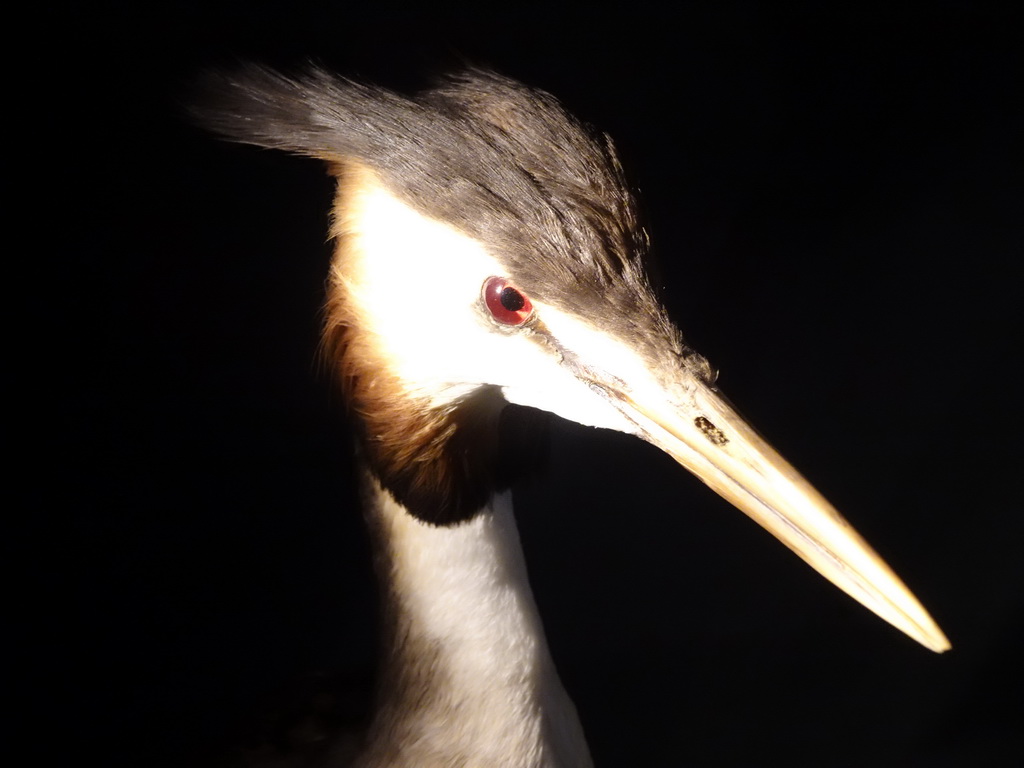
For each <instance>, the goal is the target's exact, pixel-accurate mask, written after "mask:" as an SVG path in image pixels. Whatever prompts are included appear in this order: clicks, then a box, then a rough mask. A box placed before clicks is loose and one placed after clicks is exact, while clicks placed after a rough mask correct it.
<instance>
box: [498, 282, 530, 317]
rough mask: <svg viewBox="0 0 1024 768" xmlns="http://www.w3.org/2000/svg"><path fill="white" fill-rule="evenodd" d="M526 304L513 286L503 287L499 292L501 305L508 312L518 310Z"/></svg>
mask: <svg viewBox="0 0 1024 768" xmlns="http://www.w3.org/2000/svg"><path fill="white" fill-rule="evenodd" d="M525 304H526V300H525V299H524V298H523V294H521V293H520V292H519V291H517V290H516V289H515V288H505V289H503V290H502V292H501V306H503V307H504V308H505V309H507V310H508V311H509V312H518V311H519V310H520V309H522V308H523V306H524V305H525Z"/></svg>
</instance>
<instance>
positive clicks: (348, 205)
mask: <svg viewBox="0 0 1024 768" xmlns="http://www.w3.org/2000/svg"><path fill="white" fill-rule="evenodd" d="M349 181H350V183H349V184H348V185H347V189H346V193H345V195H344V196H343V197H344V198H345V201H344V208H343V209H342V210H340V211H338V212H337V216H338V227H337V229H338V231H339V232H340V233H341V234H343V235H344V237H345V244H344V247H345V249H346V256H345V259H344V264H343V266H342V267H341V268H340V269H343V270H344V272H343V273H341V274H335V279H336V280H338V281H339V282H341V283H342V284H344V285H345V287H346V291H347V294H348V297H347V299H348V301H349V302H351V303H353V305H354V307H353V308H354V310H355V312H356V314H357V317H360V318H361V319H362V327H361V330H362V331H363V332H366V333H368V334H372V336H373V337H374V338H375V346H376V349H377V351H378V353H379V354H380V357H381V360H382V362H383V364H384V365H386V366H387V367H388V369H389V370H391V371H392V372H393V373H394V374H396V375H397V376H398V377H399V378H400V379H402V380H403V381H405V382H406V383H407V384H408V386H409V389H410V394H414V393H415V394H420V395H425V396H427V397H429V398H430V399H431V400H432V401H437V402H444V401H450V400H452V399H454V397H455V396H458V395H459V394H461V393H464V392H465V391H467V390H468V389H470V388H472V387H474V386H476V385H477V384H481V383H492V380H493V371H494V368H495V367H496V366H497V364H498V363H499V362H500V356H499V355H498V353H497V352H496V350H495V347H496V346H500V344H499V343H500V342H502V341H507V340H505V339H502V338H500V335H499V334H495V333H493V330H492V329H490V328H488V327H487V326H486V324H485V321H486V318H484V317H483V316H482V314H481V313H480V311H479V308H478V307H479V301H480V291H481V287H482V285H483V282H484V280H485V279H486V278H487V277H490V276H491V275H501V274H503V271H502V267H501V265H500V264H499V263H498V261H497V260H496V259H494V257H492V256H491V255H490V254H488V253H487V251H486V250H485V249H484V248H483V246H482V245H481V244H480V243H478V242H477V241H475V240H473V239H472V238H470V237H468V236H467V235H465V234H464V233H462V232H460V231H459V230H457V229H455V228H454V227H451V226H449V225H447V224H443V223H441V222H439V221H436V220H434V219H431V218H429V217H427V216H424V215H423V214H421V213H419V212H418V211H416V210H415V209H413V208H411V207H410V206H408V205H407V204H405V203H404V202H402V201H401V200H399V199H398V198H397V197H395V196H394V195H393V194H391V193H390V192H389V191H387V190H386V189H385V188H384V187H383V186H382V185H381V184H380V182H379V180H378V179H377V178H376V177H375V176H374V175H373V174H371V173H369V172H365V173H362V174H356V175H355V176H354V177H353V178H352V179H350V180H349ZM453 388H454V389H455V390H456V391H454V392H453V391H452V389H453Z"/></svg>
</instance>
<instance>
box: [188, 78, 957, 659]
mask: <svg viewBox="0 0 1024 768" xmlns="http://www.w3.org/2000/svg"><path fill="white" fill-rule="evenodd" d="M202 104H203V106H200V107H199V108H198V110H197V111H198V113H199V116H200V119H201V121H202V122H203V123H204V124H206V125H207V126H208V127H210V128H212V129H213V130H215V131H217V132H219V133H222V134H223V135H225V136H227V137H229V138H232V139H235V140H239V141H243V142H248V143H253V144H257V145H261V146H266V147H273V148H279V149H284V150H287V151H291V152H295V153H298V154H303V155H308V156H313V157H316V158H319V159H321V160H323V161H326V162H327V164H328V167H329V168H330V170H331V172H332V173H333V174H334V175H335V176H336V177H337V179H338V193H337V196H336V198H335V202H334V208H333V215H332V226H331V234H332V237H333V238H334V239H335V241H336V244H337V245H336V251H335V258H334V261H333V263H332V268H331V275H330V280H329V288H328V302H327V312H326V323H325V340H326V348H327V349H328V351H329V357H330V358H331V359H332V360H334V361H335V364H336V366H337V368H338V371H339V373H340V374H341V377H342V380H343V381H344V382H345V388H346V391H347V395H348V398H349V401H350V403H351V405H352V408H353V410H354V412H355V413H356V414H357V416H358V417H359V420H360V423H361V430H362V434H361V446H362V451H363V455H364V457H365V459H366V461H367V463H368V465H369V467H370V468H371V470H372V471H373V472H374V473H375V474H376V475H377V477H378V479H379V480H380V481H381V484H382V485H383V487H385V488H386V489H388V490H389V491H390V492H391V493H392V494H393V495H394V496H395V498H396V499H397V500H398V501H399V502H400V503H402V504H403V505H404V506H405V508H406V509H408V510H409V512H410V513H411V514H413V515H415V516H416V517H419V518H420V519H421V520H424V521H426V522H428V523H432V524H436V525H457V524H459V523H460V522H462V521H464V520H466V519H468V518H469V517H472V516H473V515H474V514H477V513H478V512H479V511H480V510H481V509H482V508H484V506H485V504H486V501H487V499H488V497H489V496H490V494H492V493H494V492H495V490H497V489H498V488H500V487H501V486H502V485H504V484H506V483H507V476H506V474H505V473H504V469H503V466H502V463H501V462H500V461H498V455H499V452H498V438H497V435H498V424H499V419H500V414H501V411H502V408H503V407H504V406H505V405H507V404H508V403H515V404H518V405H523V406H531V407H533V408H537V409H541V410H544V411H548V412H551V413H554V414H557V415H559V416H562V417H564V418H567V419H570V420H573V421H577V422H579V423H582V424H587V425H591V426H595V427H603V428H609V429H615V430H619V431H622V432H626V433H629V434H633V435H635V436H637V437H640V438H641V439H643V440H646V441H648V442H650V443H652V444H654V445H656V446H657V447H659V448H660V449H662V450H663V451H665V452H666V453H668V454H669V455H671V456H672V457H673V458H674V459H676V461H678V462H679V463H680V464H682V465H683V466H684V467H686V468H687V469H689V470H690V471H691V472H693V473H694V474H695V475H697V477H698V478H700V479H701V480H702V481H703V482H705V483H706V484H707V485H709V486H710V487H711V488H712V489H714V490H715V491H716V492H718V493H719V494H720V495H722V496H723V497H724V498H726V499H727V500H728V501H730V502H731V503H732V504H734V505H735V506H736V507H738V508H739V509H740V510H742V511H743V512H745V513H746V514H747V515H749V516H750V517H751V518H753V519H754V520H756V521H757V522H758V523H759V524H760V525H762V526H763V527H764V528H766V529H767V530H768V531H770V532H771V533H772V534H773V535H774V536H776V537H777V538H778V539H779V540H780V541H782V543H783V544H785V545H786V546H787V547H789V548H790V549H791V550H793V551H794V552H795V553H796V554H797V555H799V556H800V557H801V558H803V559H804V560H805V561H806V562H807V563H808V564H809V565H811V567H813V568H814V569H815V570H817V571H818V572H819V573H821V574H822V575H823V576H825V577H826V578H827V579H829V580H830V581H832V582H833V583H834V584H836V586H838V587H839V588H840V589H842V590H844V591H845V592H847V593H848V594H850V595H851V596H852V597H854V598H855V599H856V600H858V601H860V602H861V603H863V604H864V605H865V606H867V607H868V608H869V609H871V610H872V611H874V612H875V613H877V614H878V615H879V616H881V617H882V618H884V619H886V620H887V621H889V622H890V623H892V624H893V625H894V626H896V627H898V628H899V629H901V630H903V631H904V632H906V633H907V634H908V635H910V636H911V637H913V638H914V639H916V640H918V641H919V642H921V643H922V644H924V645H926V646H927V647H929V648H931V649H932V650H935V651H942V650H945V649H947V648H948V647H949V644H948V641H947V640H946V638H945V636H944V635H943V634H942V632H941V630H940V629H939V628H938V627H937V626H936V625H935V623H934V622H933V621H932V619H931V618H930V616H929V615H928V614H927V612H926V611H925V610H924V608H923V607H922V606H921V605H920V603H918V601H917V600H916V599H915V598H914V596H913V595H912V594H911V593H910V591H909V590H908V589H907V588H906V587H905V586H904V585H903V583H902V582H901V581H900V580H899V578H898V577H897V576H896V575H895V574H894V573H893V572H892V571H891V570H890V569H889V567H888V566H887V565H886V564H885V563H884V562H883V561H882V560H881V558H879V557H878V555H877V554H876V553H875V552H874V551H873V550H872V549H871V548H870V547H869V546H868V545H867V544H866V543H865V542H864V540H863V539H862V538H861V537H860V536H859V535H858V534H857V533H856V532H855V531H854V530H853V528H852V527H851V526H850V525H849V524H848V523H847V522H846V520H845V519H844V518H843V517H842V516H841V515H840V514H839V513H838V512H837V511H836V510H835V509H834V508H833V507H832V506H831V505H830V504H829V503H828V502H827V501H826V500H825V499H824V498H823V497H822V496H821V495H820V494H819V493H818V492H817V491H816V490H815V489H814V488H813V487H811V485H810V484H809V483H808V482H807V481H806V480H804V479H803V478H802V477H801V476H800V474H799V473H798V472H797V471H796V470H795V469H794V468H793V467H792V466H791V465H790V464H788V463H787V462H786V461H785V460H784V459H783V458H782V457H781V456H780V455H779V454H778V453H777V452H776V451H775V450H774V449H772V448H771V446H770V445H769V444H768V443H767V442H766V441H765V440H764V439H762V438H761V437H760V436H759V435H758V434H757V432H755V431H754V430H753V429H752V428H751V427H750V426H749V425H748V424H747V423H746V422H745V421H744V420H743V419H742V418H741V417H740V416H739V415H738V414H737V413H736V412H735V411H734V410H733V409H732V407H731V406H730V405H729V404H728V403H727V401H726V400H725V399H724V398H723V397H722V396H721V395H720V393H719V392H718V390H717V388H716V386H715V375H714V372H713V369H712V368H711V366H710V365H709V364H708V363H707V361H706V360H705V359H704V358H703V357H701V356H700V355H698V354H697V353H696V352H694V351H693V350H692V349H690V348H689V347H688V346H687V345H686V343H685V342H684V341H683V337H682V335H681V334H680V333H679V331H678V330H677V329H676V327H675V326H674V325H673V324H672V322H671V321H670V320H669V318H668V316H667V314H666V312H665V311H664V309H663V307H662V306H661V304H660V303H659V301H658V300H657V297H656V295H655V292H654V291H653V290H652V288H651V286H650V283H649V280H648V278H647V271H646V260H647V237H646V233H645V232H644V230H643V228H642V227H641V225H640V223H639V217H638V215H637V208H636V204H635V201H634V197H633V195H632V194H631V192H630V190H629V187H628V185H627V184H626V183H625V181H624V178H623V174H622V170H621V166H620V164H619V161H618V159H617V157H616V154H615V151H614V148H613V146H612V143H611V141H610V140H609V139H608V138H607V137H605V136H603V135H601V134H597V133H595V132H593V131H591V130H589V129H588V128H587V127H585V126H584V125H582V124H581V123H579V122H578V121H577V120H575V119H574V118H573V117H571V116H570V115H569V114H568V113H567V112H566V111H565V110H564V109H563V108H562V107H561V105H560V104H559V103H558V102H557V101H556V100H555V99H554V98H553V97H551V96H550V95H548V94H546V93H544V92H541V91H537V90H533V89H529V88H526V87H525V86H523V85H521V84H519V83H516V82H514V81H512V80H509V79H507V78H504V77H500V76H498V75H495V74H492V73H488V72H483V71H478V70H470V71H467V72H464V73H462V74H460V75H458V76H456V77H453V78H451V79H450V80H447V81H445V82H444V83H442V84H441V85H439V86H438V87H436V88H433V89H431V90H428V91H425V92H423V93H421V94H419V95H417V96H415V97H412V98H407V97H404V96H400V95H398V94H395V93H392V92H390V91H387V90H384V89H380V88H374V87H370V86H366V85H360V84H356V83H352V82H349V81H344V80H340V79H337V78H335V77H333V76H331V75H329V74H326V73H324V72H322V71H320V70H315V69H314V70H311V71H309V72H308V73H306V74H305V75H303V76H302V77H299V78H289V77H284V76H282V75H279V74H277V73H274V72H271V71H269V70H265V69H262V68H256V67H249V68H246V69H244V70H241V71H239V72H236V73H234V74H230V75H216V76H212V77H211V79H210V80H209V82H208V84H207V87H206V89H205V96H204V97H203V99H202Z"/></svg>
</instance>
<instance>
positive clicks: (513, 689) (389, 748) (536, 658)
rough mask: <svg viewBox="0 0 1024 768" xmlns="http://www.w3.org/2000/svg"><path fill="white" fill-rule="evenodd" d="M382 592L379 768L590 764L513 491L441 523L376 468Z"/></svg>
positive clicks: (370, 481)
mask: <svg viewBox="0 0 1024 768" xmlns="http://www.w3.org/2000/svg"><path fill="white" fill-rule="evenodd" d="M366 491H367V496H368V498H367V499H366V502H367V504H366V508H367V510H368V517H369V522H370V528H371V532H372V535H373V538H374V543H375V546H376V550H377V551H376V558H377V560H376V564H377V569H378V572H379V576H380V578H381V582H382V587H383V595H384V616H383V618H384V643H385V655H384V664H383V668H382V670H381V675H380V677H381V679H380V688H379V692H378V708H377V713H376V716H375V720H374V723H373V726H372V728H371V733H370V746H369V749H368V752H367V753H366V755H365V756H364V760H363V762H361V763H359V765H360V766H363V767H364V768H369V767H370V766H385V765H387V766H406V765H409V766H411V765H416V766H448V765H474V766H499V765H500V766H503V767H507V768H527V767H529V768H541V767H542V766H543V767H545V768H549V767H550V768H553V767H554V766H560V767H563V766H564V767H567V768H568V767H571V768H578V767H579V768H582V767H585V766H591V765H592V763H591V760H590V755H589V752H588V749H587V746H586V742H585V740H584V737H583V730H582V727H581V726H580V723H579V719H578V717H577V714H576V709H575V707H574V706H573V704H572V701H571V700H570V699H569V697H568V695H567V694H566V692H565V689H564V688H563V687H562V684H561V681H560V680H559V678H558V674H557V672H556V671H555V667H554V663H553V662H552V660H551V655H550V653H549V651H548V648H547V643H546V641H545V638H544V630H543V628H542V626H541V622H540V616H539V615H538V612H537V607H536V604H535V603H534V600H533V594H532V593H531V591H530V586H529V582H528V580H527V575H526V564H525V562H524V559H523V553H522V549H521V546H520V543H519V533H518V531H517V529H516V525H515V519H514V517H513V514H512V502H511V494H510V493H509V492H504V493H501V494H498V495H496V496H494V497H493V498H492V499H491V501H490V502H489V503H488V504H487V506H486V507H485V508H484V509H482V510H481V511H480V512H479V514H477V515H475V516H474V517H473V518H472V519H471V520H469V521H467V522H464V523H461V524H458V525H452V526H447V527H442V526H432V525H429V524H427V523H424V522H422V521H420V520H418V519H416V518H415V517H413V516H412V515H410V514H409V513H408V512H407V511H406V510H405V509H404V508H403V507H402V506H401V505H399V504H398V503H397V502H396V501H395V500H394V498H393V497H392V496H391V494H390V493H388V492H387V491H386V490H384V489H383V488H381V486H380V484H379V483H378V482H377V481H376V479H374V478H372V477H371V476H370V475H369V473H367V480H366Z"/></svg>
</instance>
